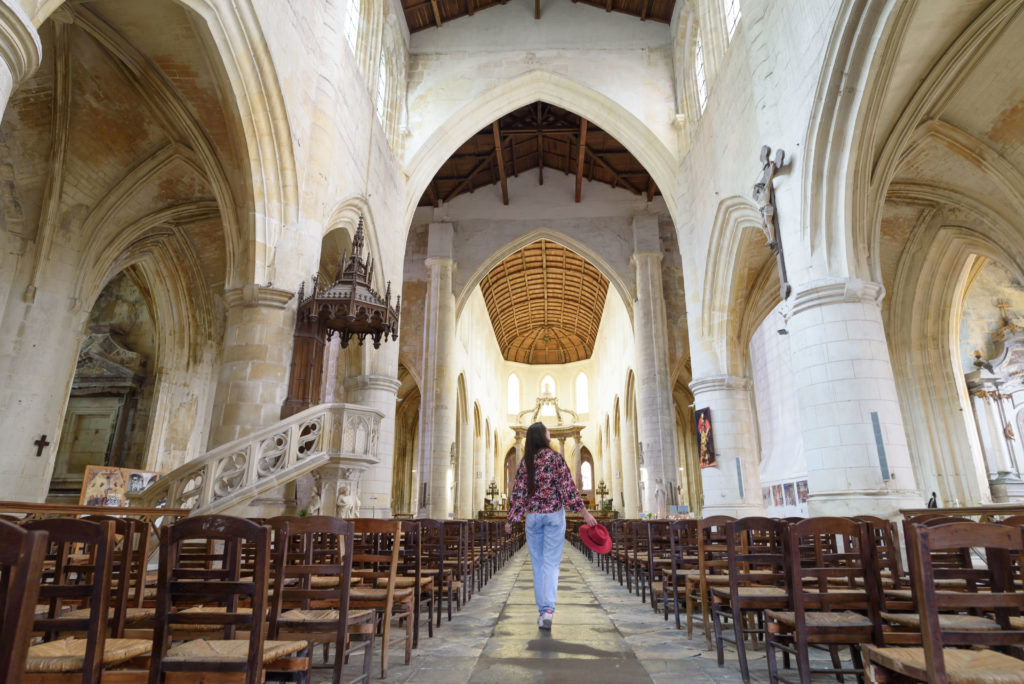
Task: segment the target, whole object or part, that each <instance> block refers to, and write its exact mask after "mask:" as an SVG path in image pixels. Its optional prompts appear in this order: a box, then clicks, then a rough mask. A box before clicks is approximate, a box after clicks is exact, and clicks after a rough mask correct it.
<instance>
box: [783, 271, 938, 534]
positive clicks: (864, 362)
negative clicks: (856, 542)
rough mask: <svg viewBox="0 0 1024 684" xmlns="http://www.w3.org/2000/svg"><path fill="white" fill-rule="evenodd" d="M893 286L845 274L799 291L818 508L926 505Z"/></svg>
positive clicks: (799, 363)
mask: <svg viewBox="0 0 1024 684" xmlns="http://www.w3.org/2000/svg"><path fill="white" fill-rule="evenodd" d="M883 294H884V290H883V288H882V286H881V285H878V284H877V283H872V282H866V281H862V280H856V279H843V278H836V279H827V280H820V281H815V282H812V283H808V284H805V285H803V286H800V287H797V288H796V294H795V295H794V296H793V305H792V309H791V311H790V313H789V317H788V321H787V326H786V327H787V329H788V330H789V334H790V339H791V341H792V343H791V350H792V354H793V367H794V368H796V369H797V370H796V378H795V380H796V382H795V385H796V392H797V397H798V399H799V404H800V419H801V423H802V430H803V437H804V452H805V454H806V456H807V475H808V478H807V479H808V486H809V489H810V495H809V499H808V511H809V513H810V514H811V515H840V516H848V515H863V514H866V513H870V514H872V515H877V516H881V517H894V516H897V515H899V509H900V508H907V507H919V506H920V505H921V501H922V498H921V495H920V493H919V492H918V491H917V484H916V482H915V479H914V471H913V468H912V465H911V460H910V452H909V450H908V448H907V437H906V432H905V430H904V428H903V416H902V413H901V411H900V405H899V401H898V399H897V396H896V382H895V380H894V379H893V372H892V363H891V361H890V359H889V349H888V346H887V344H886V339H885V328H884V326H883V324H882V313H881V301H882V296H883ZM883 462H884V463H883ZM886 475H888V479H886V478H885V476H886Z"/></svg>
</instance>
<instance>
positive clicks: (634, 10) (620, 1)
mask: <svg viewBox="0 0 1024 684" xmlns="http://www.w3.org/2000/svg"><path fill="white" fill-rule="evenodd" d="M556 1H557V2H563V1H564V0H556ZM572 1H573V3H574V4H580V5H589V6H590V7H598V8H600V9H603V10H604V11H606V12H620V13H622V14H628V15H631V16H634V17H637V18H638V19H640V20H641V21H647V20H651V21H657V22H660V23H662V24H668V23H670V22H671V21H672V10H673V9H674V8H675V4H676V1H675V0H572ZM546 2H550V0H546ZM506 3H508V0H402V9H403V10H405V21H406V23H407V24H408V25H409V33H416V32H417V31H423V30H424V29H428V28H432V27H438V28H440V27H441V26H442V25H444V23H445V22H446V21H451V20H453V19H458V18H459V17H465V16H471V15H473V14H475V13H476V12H479V11H481V10H486V9H490V8H492V7H497V6H499V5H504V4H506ZM522 4H525V3H522ZM530 4H532V5H533V18H534V19H541V18H542V15H543V12H542V9H543V6H544V4H545V2H541V0H533V2H532V3H530Z"/></svg>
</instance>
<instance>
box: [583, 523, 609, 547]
mask: <svg viewBox="0 0 1024 684" xmlns="http://www.w3.org/2000/svg"><path fill="white" fill-rule="evenodd" d="M580 538H581V539H583V543H584V544H586V545H587V548H589V549H590V550H591V551H596V552H597V553H608V552H609V551H611V550H612V538H611V535H609V534H608V530H606V529H605V527H604V525H601V524H597V525H583V526H582V527H580Z"/></svg>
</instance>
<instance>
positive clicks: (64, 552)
mask: <svg viewBox="0 0 1024 684" xmlns="http://www.w3.org/2000/svg"><path fill="white" fill-rule="evenodd" d="M22 527H23V528H24V529H26V530H30V531H41V532H45V533H46V535H47V557H46V561H45V563H46V568H45V570H44V572H43V573H42V575H41V578H42V583H41V585H40V587H39V601H40V602H41V603H43V604H45V613H43V614H42V615H41V616H38V617H36V619H35V620H34V621H33V626H32V629H33V631H35V632H42V633H43V636H42V638H43V642H42V643H39V644H35V645H33V646H30V647H29V649H28V660H27V662H26V665H25V677H24V679H23V681H24V682H26V683H29V682H46V684H53V683H57V682H76V683H77V682H81V683H82V684H92V683H96V682H99V681H100V677H101V673H102V671H103V670H104V668H113V667H116V666H118V665H122V664H124V663H127V662H128V661H130V660H132V659H133V658H136V657H138V656H142V655H145V654H146V653H149V650H150V645H151V644H150V642H149V641H148V640H146V639H119V638H109V637H108V634H109V622H110V620H109V618H110V612H109V611H110V596H111V588H110V585H111V567H112V565H113V556H114V523H113V522H110V521H103V522H91V521H88V520H76V519H73V518H50V519H46V520H32V521H29V522H25V523H24V524H23V525H22ZM38 579H39V578H37V581H38ZM69 609H71V612H70V614H68V615H66V614H65V613H66V612H67V611H68V610H69ZM62 635H71V636H64V637H63V638H62ZM82 635H84V636H82Z"/></svg>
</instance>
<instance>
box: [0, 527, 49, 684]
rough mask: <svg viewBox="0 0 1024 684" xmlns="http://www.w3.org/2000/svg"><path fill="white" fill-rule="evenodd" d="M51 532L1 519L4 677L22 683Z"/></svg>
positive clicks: (0, 656) (0, 669) (0, 655)
mask: <svg viewBox="0 0 1024 684" xmlns="http://www.w3.org/2000/svg"><path fill="white" fill-rule="evenodd" d="M46 539H47V533H46V532H45V531H42V530H27V529H22V528H20V527H18V526H17V525H15V524H13V523H10V522H4V521H0V681H2V682H7V684H20V682H21V679H22V674H23V673H24V672H25V659H26V657H27V654H28V646H29V640H30V639H31V635H32V622H33V620H34V619H35V608H36V600H37V598H38V597H39V578H40V577H41V576H42V574H43V558H44V557H45V555H46Z"/></svg>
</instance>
